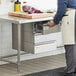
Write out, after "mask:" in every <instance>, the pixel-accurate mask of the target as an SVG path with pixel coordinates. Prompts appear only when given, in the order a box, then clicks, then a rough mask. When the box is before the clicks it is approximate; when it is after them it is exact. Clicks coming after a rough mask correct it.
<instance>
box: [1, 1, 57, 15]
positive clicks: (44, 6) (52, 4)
mask: <svg viewBox="0 0 76 76" xmlns="http://www.w3.org/2000/svg"><path fill="white" fill-rule="evenodd" d="M14 1H15V0H14ZM20 1H21V3H23V1H26V2H27V5H31V6H33V7H35V8H37V9H40V10H44V11H46V10H50V9H56V8H57V0H20ZM12 10H13V3H11V0H2V3H1V4H0V11H1V12H0V14H5V13H8V12H9V11H12Z"/></svg>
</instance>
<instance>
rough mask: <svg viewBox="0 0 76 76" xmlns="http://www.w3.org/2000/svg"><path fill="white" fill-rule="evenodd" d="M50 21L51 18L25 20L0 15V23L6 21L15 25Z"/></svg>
mask: <svg viewBox="0 0 76 76" xmlns="http://www.w3.org/2000/svg"><path fill="white" fill-rule="evenodd" d="M52 19H53V17H46V18H37V19H27V18H19V17H13V16H8V15H7V14H4V15H0V22H2V21H7V22H11V23H15V24H23V23H31V22H39V21H46V20H52Z"/></svg>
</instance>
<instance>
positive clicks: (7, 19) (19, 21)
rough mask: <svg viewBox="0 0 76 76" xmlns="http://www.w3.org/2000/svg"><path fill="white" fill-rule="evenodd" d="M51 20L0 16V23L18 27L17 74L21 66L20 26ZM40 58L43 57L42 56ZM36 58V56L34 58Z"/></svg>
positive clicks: (49, 18)
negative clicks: (8, 23)
mask: <svg viewBox="0 0 76 76" xmlns="http://www.w3.org/2000/svg"><path fill="white" fill-rule="evenodd" d="M51 19H53V18H52V17H48V18H40V19H24V18H17V17H11V16H8V15H1V16H0V21H2V22H10V23H15V24H16V26H17V27H18V30H17V38H18V42H17V44H18V49H17V71H18V72H20V65H21V63H20V61H21V60H20V51H21V26H22V24H26V23H31V22H39V21H46V20H51ZM24 26H25V27H26V25H24ZM27 32H28V31H27ZM30 32H31V31H30ZM29 34H30V33H29ZM31 35H34V34H33V33H32V32H31ZM33 37H34V36H33ZM25 38H26V37H25ZM27 39H28V38H27ZM26 42H27V41H26ZM42 56H44V54H43V55H42ZM36 58H37V56H36ZM27 59H28V58H27ZM6 61H7V60H6Z"/></svg>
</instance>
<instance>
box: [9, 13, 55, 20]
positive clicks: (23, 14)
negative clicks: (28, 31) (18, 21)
mask: <svg viewBox="0 0 76 76" xmlns="http://www.w3.org/2000/svg"><path fill="white" fill-rule="evenodd" d="M8 15H9V16H15V17H22V18H28V19H33V18H44V17H53V16H54V15H55V13H33V14H28V13H27V12H26V13H25V12H9V13H8Z"/></svg>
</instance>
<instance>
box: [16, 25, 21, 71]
mask: <svg viewBox="0 0 76 76" xmlns="http://www.w3.org/2000/svg"><path fill="white" fill-rule="evenodd" d="M20 51H21V25H20V24H18V50H17V71H18V72H20Z"/></svg>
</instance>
